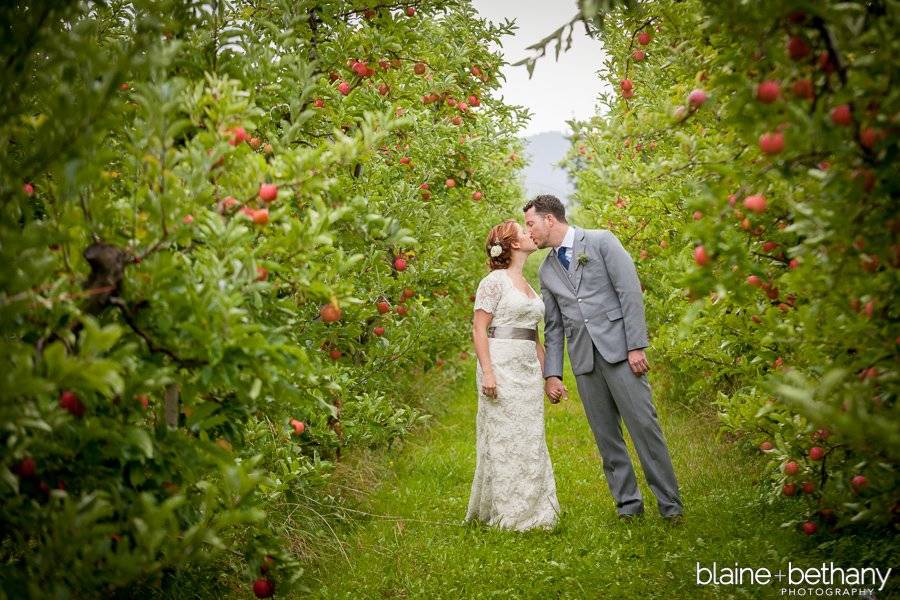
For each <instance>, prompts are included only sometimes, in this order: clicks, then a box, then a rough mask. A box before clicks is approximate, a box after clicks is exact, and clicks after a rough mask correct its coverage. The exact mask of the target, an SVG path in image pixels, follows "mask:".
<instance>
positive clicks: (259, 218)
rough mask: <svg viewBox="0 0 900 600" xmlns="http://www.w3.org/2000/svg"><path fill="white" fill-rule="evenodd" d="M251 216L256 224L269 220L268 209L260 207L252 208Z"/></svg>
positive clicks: (263, 223) (262, 223)
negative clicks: (257, 208)
mask: <svg viewBox="0 0 900 600" xmlns="http://www.w3.org/2000/svg"><path fill="white" fill-rule="evenodd" d="M252 218H253V222H254V223H256V224H257V225H265V224H266V223H268V222H269V209H268V208H260V209H259V210H254V211H253V217H252Z"/></svg>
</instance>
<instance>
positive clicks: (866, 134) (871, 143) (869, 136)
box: [859, 127, 882, 150]
mask: <svg viewBox="0 0 900 600" xmlns="http://www.w3.org/2000/svg"><path fill="white" fill-rule="evenodd" d="M881 138H882V132H881V130H880V129H875V128H873V127H865V128H863V129H862V131H860V132H859V143H860V144H861V145H862V146H863V148H868V149H869V150H871V149H872V148H874V147H875V146H876V145H877V144H878V142H879V141H881Z"/></svg>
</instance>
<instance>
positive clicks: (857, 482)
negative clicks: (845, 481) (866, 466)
mask: <svg viewBox="0 0 900 600" xmlns="http://www.w3.org/2000/svg"><path fill="white" fill-rule="evenodd" d="M850 485H851V486H853V489H854V490H860V489H862V488H864V487H866V486H867V485H869V480H868V479H866V476H865V475H855V476H854V477H853V479H851V480H850Z"/></svg>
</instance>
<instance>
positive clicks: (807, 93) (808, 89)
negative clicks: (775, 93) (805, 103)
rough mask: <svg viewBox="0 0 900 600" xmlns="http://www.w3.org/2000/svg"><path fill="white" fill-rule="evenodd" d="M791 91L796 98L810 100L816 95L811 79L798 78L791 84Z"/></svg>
mask: <svg viewBox="0 0 900 600" xmlns="http://www.w3.org/2000/svg"><path fill="white" fill-rule="evenodd" d="M791 91H793V92H794V95H795V96H797V97H798V98H805V99H806V100H812V99H813V98H815V96H816V92H815V88H814V87H813V82H812V79H798V80H797V81H795V82H794V83H793V85H792V86H791Z"/></svg>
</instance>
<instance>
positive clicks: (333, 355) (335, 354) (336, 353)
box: [328, 348, 343, 360]
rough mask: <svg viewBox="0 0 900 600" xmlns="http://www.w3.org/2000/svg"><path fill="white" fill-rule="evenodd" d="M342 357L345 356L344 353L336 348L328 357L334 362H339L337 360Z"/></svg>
mask: <svg viewBox="0 0 900 600" xmlns="http://www.w3.org/2000/svg"><path fill="white" fill-rule="evenodd" d="M342 355H343V352H341V351H340V350H338V349H336V348H335V349H334V350H332V351H331V352H329V353H328V356H330V357H331V359H332V360H337V359H339V358H340V357H341V356H342Z"/></svg>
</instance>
